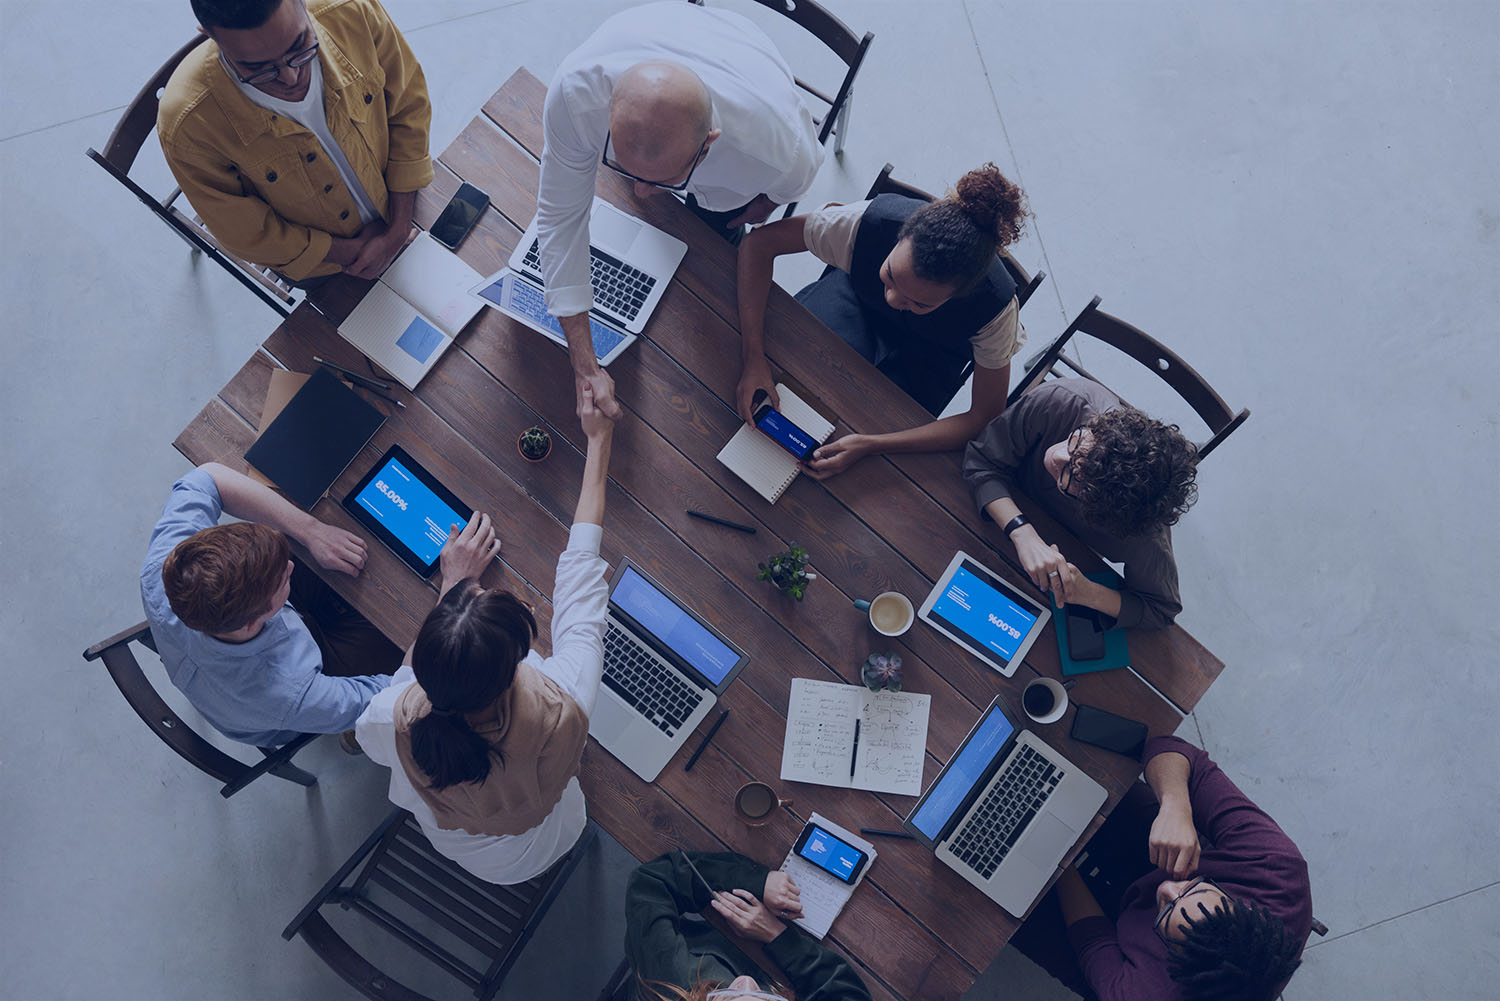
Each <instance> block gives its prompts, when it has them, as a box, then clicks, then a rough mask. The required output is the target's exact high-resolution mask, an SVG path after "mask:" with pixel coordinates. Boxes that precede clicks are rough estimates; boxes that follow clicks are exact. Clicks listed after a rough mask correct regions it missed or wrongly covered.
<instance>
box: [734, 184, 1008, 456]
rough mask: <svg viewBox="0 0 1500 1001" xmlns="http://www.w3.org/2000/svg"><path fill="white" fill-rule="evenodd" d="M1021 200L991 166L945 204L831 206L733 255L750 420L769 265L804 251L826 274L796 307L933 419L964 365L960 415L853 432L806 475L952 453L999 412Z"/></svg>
mask: <svg viewBox="0 0 1500 1001" xmlns="http://www.w3.org/2000/svg"><path fill="white" fill-rule="evenodd" d="M1029 214H1030V212H1029V210H1028V209H1027V207H1026V196H1025V195H1024V194H1023V193H1022V192H1021V189H1020V188H1018V187H1017V186H1016V185H1015V184H1014V183H1012V182H1011V181H1010V180H1008V179H1007V178H1006V177H1005V175H1003V174H1001V173H1000V171H999V170H998V169H997V168H996V167H995V165H994V164H992V163H987V164H985V165H984V166H982V167H979V168H977V169H975V170H971V171H969V172H968V173H967V174H965V175H964V176H963V177H961V178H959V180H958V184H956V185H955V186H954V190H953V191H952V192H951V193H949V195H948V196H947V197H946V198H940V199H938V200H936V201H931V202H928V201H923V200H921V199H919V198H909V197H907V196H905V195H896V194H890V193H887V194H882V195H877V196H876V197H875V198H873V199H870V200H868V201H862V202H855V203H854V204H852V205H829V206H826V207H825V208H823V209H821V210H819V211H817V212H813V213H811V214H809V215H805V216H794V217H792V218H790V219H783V220H781V221H780V222H775V223H772V224H770V225H769V226H763V227H761V228H760V229H757V230H755V231H753V232H752V233H751V234H750V235H749V236H747V237H746V238H745V239H744V240H743V241H742V242H741V243H740V249H739V276H738V284H739V313H740V335H741V338H742V340H741V362H742V368H741V372H740V382H739V387H738V389H737V406H738V409H739V412H740V416H741V417H743V418H744V419H745V420H749V419H750V417H751V412H752V410H753V409H754V402H753V401H754V399H755V397H756V394H757V393H759V392H762V391H764V392H765V393H767V394H768V395H769V396H770V397H771V401H772V403H773V404H776V403H778V402H779V401H778V399H777V393H776V386H775V380H774V379H773V378H772V375H771V369H770V365H769V364H768V363H767V361H766V354H765V316H766V296H767V294H768V293H769V292H770V289H771V272H772V266H773V264H774V261H775V259H776V258H777V257H779V256H781V255H783V254H793V253H800V252H802V251H812V253H813V254H815V255H816V256H817V257H818V258H819V259H820V260H822V261H823V262H824V263H825V264H827V265H829V267H830V270H829V272H828V273H827V274H825V275H824V276H823V277H822V278H820V279H818V280H817V281H816V282H814V283H813V284H811V285H809V286H808V287H807V288H805V289H803V290H802V291H801V292H799V293H797V299H798V301H799V302H801V303H802V304H803V305H804V306H806V307H807V308H808V309H809V310H811V311H812V313H813V315H815V316H817V317H818V318H819V319H820V320H822V321H823V322H824V323H826V324H827V325H828V326H829V327H830V328H831V329H832V330H833V331H834V333H836V334H838V335H839V337H841V338H842V339H843V340H844V341H845V342H846V343H848V344H849V346H850V347H852V348H854V349H855V350H856V351H858V352H859V353H860V354H861V355H863V356H864V357H865V358H866V359H868V360H869V361H870V362H871V363H872V364H874V365H875V366H876V367H877V368H879V369H880V370H881V371H882V372H884V373H885V374H886V375H887V376H889V377H890V379H891V380H892V381H893V382H895V383H896V385H897V386H899V387H901V388H902V389H903V390H905V391H906V392H907V393H908V394H910V395H911V396H912V398H913V399H915V400H916V401H917V402H918V403H920V404H922V406H923V407H925V408H926V409H927V410H928V412H930V413H931V414H932V415H933V416H934V417H937V415H938V414H940V413H942V411H943V409H944V408H945V407H946V406H947V404H948V401H949V400H950V399H951V398H952V396H953V394H954V393H955V392H956V391H957V390H958V388H959V386H960V385H961V379H962V374H963V370H964V368H965V367H966V366H967V365H968V363H969V362H970V361H971V360H972V361H973V363H974V392H973V399H972V403H971V404H970V406H969V409H968V411H967V412H965V413H961V414H956V415H954V416H952V417H945V418H942V419H941V420H933V421H931V422H929V423H926V424H923V425H920V426H918V427H913V428H906V429H901V430H892V431H888V432H884V433H879V434H850V435H845V436H844V437H842V438H839V439H836V440H834V441H831V442H829V443H828V444H826V445H823V446H822V447H821V448H819V449H818V450H817V451H816V452H814V453H813V457H812V458H811V459H810V460H808V461H807V462H806V463H805V464H804V466H803V468H804V469H805V470H806V471H807V472H808V474H809V475H811V476H814V477H816V478H818V479H823V478H825V477H828V476H832V475H833V474H835V473H839V472H842V471H843V470H845V469H847V468H848V467H849V466H851V465H853V464H854V463H855V462H857V461H858V460H859V459H861V458H863V457H864V456H866V455H879V454H881V453H884V452H938V451H947V450H951V449H958V448H962V447H963V445H964V443H965V442H967V441H969V440H970V439H971V438H973V437H974V436H975V435H977V434H978V433H979V432H980V431H981V430H982V429H983V428H984V427H985V425H987V424H988V423H989V422H990V421H991V420H993V419H994V418H995V417H996V416H998V415H999V413H1000V411H1002V410H1004V409H1005V396H1006V393H1007V391H1008V390H1009V389H1010V360H1011V358H1012V356H1014V355H1015V353H1016V352H1017V351H1018V350H1020V346H1021V333H1020V327H1019V325H1018V323H1017V320H1016V314H1017V311H1018V310H1019V309H1020V307H1019V305H1018V304H1017V302H1016V286H1015V281H1014V280H1013V279H1012V278H1011V276H1010V272H1008V271H1007V270H1006V269H1005V265H1004V264H1002V263H1001V262H1000V259H999V258H998V257H997V256H996V255H997V254H998V253H999V252H1000V251H1001V250H1003V249H1005V247H1007V246H1008V245H1009V244H1011V243H1012V242H1014V241H1015V240H1016V239H1017V238H1018V237H1019V236H1020V235H1021V231H1022V229H1023V228H1024V227H1025V223H1026V216H1027V215H1029Z"/></svg>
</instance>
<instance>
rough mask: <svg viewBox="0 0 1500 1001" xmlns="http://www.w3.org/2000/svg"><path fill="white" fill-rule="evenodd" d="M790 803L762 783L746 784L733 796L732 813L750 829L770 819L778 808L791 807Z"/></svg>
mask: <svg viewBox="0 0 1500 1001" xmlns="http://www.w3.org/2000/svg"><path fill="white" fill-rule="evenodd" d="M791 805H792V801H791V800H789V799H782V798H780V797H779V796H777V795H776V790H775V789H772V788H771V787H770V786H768V785H766V784H765V783H764V782H746V783H745V784H744V785H742V786H740V791H739V792H737V793H735V794H734V813H735V816H737V817H739V818H740V820H742V821H743V822H745V823H746V824H748V825H750V826H751V827H760V826H761V825H762V824H764V823H766V822H767V821H769V820H770V819H771V814H772V813H774V812H776V808H777V807H778V806H791Z"/></svg>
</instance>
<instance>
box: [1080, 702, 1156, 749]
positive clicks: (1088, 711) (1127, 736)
mask: <svg viewBox="0 0 1500 1001" xmlns="http://www.w3.org/2000/svg"><path fill="white" fill-rule="evenodd" d="M1072 737H1073V739H1075V740H1081V741H1083V742H1084V743H1085V744H1093V745H1094V746H1095V747H1102V748H1104V749H1105V750H1106V751H1114V752H1116V753H1117V754H1123V755H1125V756H1126V757H1130V758H1134V759H1136V760H1137V761H1139V760H1141V754H1142V753H1143V752H1144V751H1145V750H1146V724H1144V723H1141V722H1138V721H1136V720H1133V719H1126V718H1125V717H1124V716H1117V715H1115V714H1114V713H1112V712H1106V711H1105V710H1103V709H1095V708H1094V707H1093V706H1084V705H1080V706H1079V707H1078V712H1077V713H1076V714H1075V715H1074V716H1073V732H1072Z"/></svg>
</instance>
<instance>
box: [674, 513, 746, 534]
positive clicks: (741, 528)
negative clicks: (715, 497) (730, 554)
mask: <svg viewBox="0 0 1500 1001" xmlns="http://www.w3.org/2000/svg"><path fill="white" fill-rule="evenodd" d="M687 513H688V515H689V516H690V517H693V518H700V519H702V520H703V521H711V522H713V523H714V524H715V525H723V526H724V527H725V528H732V529H734V530H735V531H737V532H744V533H746V534H747V535H754V534H755V526H754V525H741V524H740V523H739V522H737V521H725V520H724V519H723V518H715V517H714V516H713V515H711V514H704V513H703V512H702V511H693V510H689V511H688V512H687Z"/></svg>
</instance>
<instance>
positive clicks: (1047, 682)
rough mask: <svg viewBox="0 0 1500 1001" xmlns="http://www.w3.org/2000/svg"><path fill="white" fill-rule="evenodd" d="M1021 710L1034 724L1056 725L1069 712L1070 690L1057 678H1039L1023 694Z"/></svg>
mask: <svg viewBox="0 0 1500 1001" xmlns="http://www.w3.org/2000/svg"><path fill="white" fill-rule="evenodd" d="M1021 708H1022V709H1024V710H1025V711H1026V718H1027V719H1029V720H1031V721H1032V722H1033V723H1056V722H1057V721H1058V720H1060V719H1062V718H1063V713H1065V712H1067V711H1068V690H1067V689H1066V688H1064V687H1063V685H1062V682H1061V681H1058V680H1056V679H1055V678H1037V679H1036V680H1035V681H1033V682H1031V684H1029V685H1027V686H1026V689H1025V690H1024V691H1023V692H1021Z"/></svg>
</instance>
